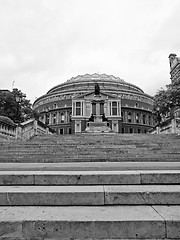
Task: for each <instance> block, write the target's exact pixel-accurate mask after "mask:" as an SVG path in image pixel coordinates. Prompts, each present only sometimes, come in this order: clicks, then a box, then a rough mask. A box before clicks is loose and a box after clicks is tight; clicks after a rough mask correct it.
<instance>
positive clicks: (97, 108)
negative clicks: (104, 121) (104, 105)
mask: <svg viewBox="0 0 180 240" xmlns="http://www.w3.org/2000/svg"><path fill="white" fill-rule="evenodd" d="M96 115H100V103H99V102H97V103H96Z"/></svg>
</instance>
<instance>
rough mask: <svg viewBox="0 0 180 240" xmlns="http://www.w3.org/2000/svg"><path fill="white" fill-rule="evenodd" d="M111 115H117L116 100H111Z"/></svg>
mask: <svg viewBox="0 0 180 240" xmlns="http://www.w3.org/2000/svg"><path fill="white" fill-rule="evenodd" d="M112 115H117V102H112Z"/></svg>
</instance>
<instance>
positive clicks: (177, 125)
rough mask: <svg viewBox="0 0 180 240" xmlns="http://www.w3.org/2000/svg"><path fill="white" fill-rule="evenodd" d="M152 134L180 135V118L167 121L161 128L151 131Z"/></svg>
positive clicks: (157, 127)
mask: <svg viewBox="0 0 180 240" xmlns="http://www.w3.org/2000/svg"><path fill="white" fill-rule="evenodd" d="M149 133H151V134H170V133H172V134H173V133H175V134H180V118H178V117H175V118H173V119H167V120H166V121H164V122H163V123H161V124H160V126H156V127H155V128H153V129H150V131H149Z"/></svg>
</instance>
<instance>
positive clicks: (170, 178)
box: [0, 170, 180, 185]
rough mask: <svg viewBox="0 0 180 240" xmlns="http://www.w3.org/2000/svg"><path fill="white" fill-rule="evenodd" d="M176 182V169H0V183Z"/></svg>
mask: <svg viewBox="0 0 180 240" xmlns="http://www.w3.org/2000/svg"><path fill="white" fill-rule="evenodd" d="M128 184H129V185H134V184H136V185H137V184H180V170H159V171H158V170H149V171H147V170H146V171H145V170H144V171H143V170H139V171H101V170H99V171H94V170H89V171H82V170H80V171H77V170H76V171H68V170H67V171H52V170H50V171H46V170H45V171H32V170H31V171H13V170H12V171H0V185H128Z"/></svg>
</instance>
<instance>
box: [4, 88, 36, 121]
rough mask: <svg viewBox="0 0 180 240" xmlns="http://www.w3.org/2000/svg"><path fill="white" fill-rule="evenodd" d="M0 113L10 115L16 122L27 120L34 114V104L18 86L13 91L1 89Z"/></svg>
mask: <svg viewBox="0 0 180 240" xmlns="http://www.w3.org/2000/svg"><path fill="white" fill-rule="evenodd" d="M17 97H18V98H17ZM16 98H17V99H19V100H18V101H17V99H16ZM0 115H2V116H7V117H9V118H10V119H12V120H13V121H14V122H15V123H20V122H23V121H26V120H28V119H30V118H31V117H32V116H33V110H32V104H31V103H30V101H29V100H27V99H26V95H25V94H24V93H22V92H21V90H18V89H17V88H15V89H13V91H12V92H10V91H9V90H0Z"/></svg>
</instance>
